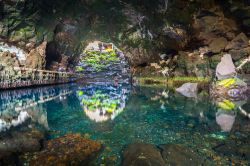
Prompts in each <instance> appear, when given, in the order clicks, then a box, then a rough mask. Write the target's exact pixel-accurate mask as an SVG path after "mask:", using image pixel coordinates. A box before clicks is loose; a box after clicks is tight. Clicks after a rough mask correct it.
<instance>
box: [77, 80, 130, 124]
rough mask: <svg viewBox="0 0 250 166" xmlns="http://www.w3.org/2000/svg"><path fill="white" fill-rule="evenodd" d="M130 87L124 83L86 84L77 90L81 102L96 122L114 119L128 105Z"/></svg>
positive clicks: (90, 117)
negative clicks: (123, 84)
mask: <svg viewBox="0 0 250 166" xmlns="http://www.w3.org/2000/svg"><path fill="white" fill-rule="evenodd" d="M128 93H129V88H128V87H127V86H122V85H116V86H114V85H112V84H106V85H98V84H95V85H85V86H84V87H81V88H79V89H78V90H77V91H76V94H77V96H78V99H79V101H80V104H81V106H82V108H83V110H84V112H85V114H86V115H87V116H88V117H89V119H91V120H93V121H95V122H105V121H108V120H114V119H115V118H116V117H117V116H118V115H119V114H120V113H122V112H123V111H124V109H125V106H126V100H127V95H128Z"/></svg>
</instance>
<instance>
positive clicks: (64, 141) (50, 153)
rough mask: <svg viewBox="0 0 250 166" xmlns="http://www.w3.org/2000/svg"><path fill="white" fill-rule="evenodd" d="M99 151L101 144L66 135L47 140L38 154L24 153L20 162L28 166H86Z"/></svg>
mask: <svg viewBox="0 0 250 166" xmlns="http://www.w3.org/2000/svg"><path fill="white" fill-rule="evenodd" d="M100 149H101V144H100V143H98V142H96V141H93V140H89V139H86V138H84V137H83V136H81V134H66V135H64V136H62V137H59V138H55V139H52V140H49V141H47V142H46V143H45V145H44V148H43V150H42V151H40V152H35V153H26V154H25V155H23V156H22V161H23V162H24V163H28V164H29V165H42V166H47V165H87V164H88V163H89V162H90V161H91V159H93V157H95V156H96V155H97V153H98V152H99V151H100Z"/></svg>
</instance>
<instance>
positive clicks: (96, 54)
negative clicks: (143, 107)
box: [75, 41, 130, 84]
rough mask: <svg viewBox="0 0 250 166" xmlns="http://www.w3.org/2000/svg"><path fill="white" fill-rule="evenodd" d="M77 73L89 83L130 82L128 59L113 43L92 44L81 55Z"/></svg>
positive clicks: (95, 42)
mask: <svg viewBox="0 0 250 166" xmlns="http://www.w3.org/2000/svg"><path fill="white" fill-rule="evenodd" d="M75 71H76V72H77V73H78V74H81V75H82V76H83V77H84V79H83V80H85V81H86V80H87V81H88V82H95V83H96V82H106V83H107V82H113V83H117V84H118V83H129V82H130V74H129V73H130V70H129V65H128V63H127V61H126V58H125V56H124V54H123V52H122V51H121V50H120V49H119V48H117V47H116V46H115V45H114V44H113V43H106V42H102V41H93V42H90V43H89V44H88V45H87V46H86V47H85V49H84V51H83V53H82V54H81V55H80V57H79V62H78V64H77V66H76V67H75Z"/></svg>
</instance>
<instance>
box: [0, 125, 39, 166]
mask: <svg viewBox="0 0 250 166" xmlns="http://www.w3.org/2000/svg"><path fill="white" fill-rule="evenodd" d="M1 137H3V136H1ZM43 139H44V134H43V133H42V132H40V131H38V130H36V129H33V130H31V131H30V130H28V131H13V132H11V133H9V134H8V135H7V136H6V135H4V137H3V138H1V141H0V163H1V162H8V161H7V160H6V159H8V157H9V156H13V155H17V154H21V153H25V152H34V151H38V150H40V149H41V148H42V144H41V142H42V140H43Z"/></svg>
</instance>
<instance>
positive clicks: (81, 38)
mask: <svg viewBox="0 0 250 166" xmlns="http://www.w3.org/2000/svg"><path fill="white" fill-rule="evenodd" d="M0 9H2V11H3V12H1V14H0V40H4V41H5V42H11V43H15V44H16V45H17V46H18V47H22V48H24V49H25V50H28V52H30V50H32V49H35V48H36V47H37V46H38V45H40V44H41V43H42V42H43V41H46V42H47V43H48V45H47V48H46V68H47V69H50V70H69V69H72V68H74V66H75V65H76V64H77V60H78V59H79V55H80V54H81V51H82V50H84V47H85V46H86V44H87V42H89V41H91V40H101V41H104V42H113V43H115V44H116V45H117V46H118V47H119V48H121V49H122V51H123V52H124V54H125V56H126V58H127V59H128V62H129V63H130V65H131V66H132V67H136V68H138V67H141V66H150V63H155V62H159V61H160V60H166V61H168V60H169V61H171V62H169V63H164V64H165V65H161V67H162V68H160V69H158V70H157V71H156V73H154V72H153V73H152V74H153V75H155V74H157V73H158V75H160V74H161V71H163V70H165V69H166V68H167V69H168V70H169V71H172V72H171V73H173V75H194V76H205V75H210V76H211V75H212V73H213V72H214V69H215V66H216V65H217V63H218V62H219V60H218V59H220V56H221V53H228V52H232V54H234V55H235V56H234V55H232V57H233V60H234V61H235V62H236V65H237V63H240V62H241V60H242V59H243V58H246V57H247V56H249V55H250V54H249V49H248V48H249V39H248V36H247V35H249V27H250V26H249V18H250V16H249V12H248V11H249V2H247V1H237V2H232V1H226V0H221V1H219V2H218V1H214V0H212V1H202V0H195V1H185V0H176V1H163V0H157V1H154V3H153V2H151V1H136V2H135V1H132V0H121V1H119V2H111V1H108V0H105V1H102V2H97V1H85V0H84V1H76V2H75V3H72V2H71V1H70V0H66V1H64V2H63V3H62V2H61V1H59V0H55V1H53V2H50V1H49V0H42V1H39V2H36V1H34V0H23V1H16V0H8V1H1V2H0ZM24 18H25V19H24ZM241 32H244V33H241ZM181 51H182V52H185V54H184V53H181V54H180V52H181ZM32 54H33V53H32ZM191 54H192V56H191ZM161 55H166V56H164V58H161V57H162V56H161ZM183 55H185V56H183ZM186 55H188V56H186ZM182 56H183V57H182ZM31 59H33V58H31ZM29 63H30V62H29ZM34 63H35V62H34ZM36 64H37V63H36ZM33 66H36V67H37V65H35V64H32V65H31V67H33ZM38 66H39V67H38V68H40V67H44V65H41V64H39V65H38ZM145 69H146V68H145ZM146 70H147V69H146ZM242 72H243V73H247V72H249V69H247V67H245V68H244V69H243V70H242Z"/></svg>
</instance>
